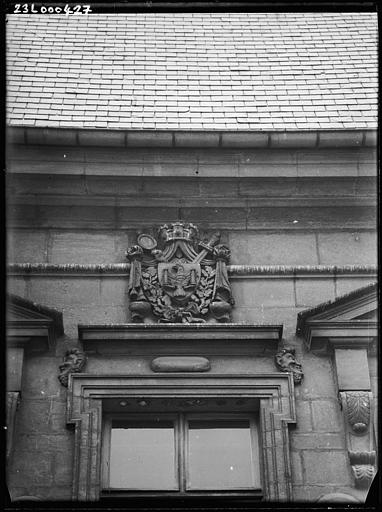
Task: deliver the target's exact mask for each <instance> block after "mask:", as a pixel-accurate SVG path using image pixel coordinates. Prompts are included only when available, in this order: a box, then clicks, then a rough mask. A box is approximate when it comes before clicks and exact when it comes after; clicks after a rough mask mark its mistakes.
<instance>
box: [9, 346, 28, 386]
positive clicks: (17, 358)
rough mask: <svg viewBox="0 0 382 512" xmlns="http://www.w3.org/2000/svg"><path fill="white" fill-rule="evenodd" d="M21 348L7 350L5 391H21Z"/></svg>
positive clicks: (22, 354)
mask: <svg viewBox="0 0 382 512" xmlns="http://www.w3.org/2000/svg"><path fill="white" fill-rule="evenodd" d="M23 359H24V349H23V348H8V350H7V387H6V389H7V391H21V379H22V373H23Z"/></svg>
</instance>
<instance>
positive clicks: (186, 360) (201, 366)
mask: <svg viewBox="0 0 382 512" xmlns="http://www.w3.org/2000/svg"><path fill="white" fill-rule="evenodd" d="M150 366H151V369H152V371H153V372H208V371H209V370H210V369H211V364H210V361H209V360H208V359H207V358H206V357H196V356H167V357H156V358H155V359H153V360H152V361H151V365H150Z"/></svg>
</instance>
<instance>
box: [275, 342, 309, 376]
mask: <svg viewBox="0 0 382 512" xmlns="http://www.w3.org/2000/svg"><path fill="white" fill-rule="evenodd" d="M275 364H276V366H277V368H278V369H279V370H280V371H282V372H288V373H290V374H291V375H292V376H293V380H294V382H295V384H300V383H301V381H302V379H303V377H304V373H303V371H302V365H301V364H300V363H299V362H298V361H297V360H296V350H295V349H294V348H291V347H285V348H282V349H280V350H279V351H278V352H277V354H276V355H275Z"/></svg>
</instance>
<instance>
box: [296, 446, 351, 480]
mask: <svg viewBox="0 0 382 512" xmlns="http://www.w3.org/2000/svg"><path fill="white" fill-rule="evenodd" d="M302 460H303V468H304V475H305V483H306V484H308V485H309V484H310V485H311V484H330V485H334V484H335V485H349V484H350V483H351V479H350V474H349V467H348V463H347V456H346V455H345V453H344V451H343V450H336V451H334V450H326V451H324V450H322V451H318V450H303V451H302Z"/></svg>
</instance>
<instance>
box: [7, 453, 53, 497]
mask: <svg viewBox="0 0 382 512" xmlns="http://www.w3.org/2000/svg"><path fill="white" fill-rule="evenodd" d="M52 459H53V456H49V455H48V454H45V456H44V457H41V454H40V453H39V452H37V451H35V450H33V449H32V448H31V447H30V448H29V450H28V451H26V452H21V451H20V452H19V451H16V452H15V454H14V457H13V463H12V485H14V486H16V487H21V486H26V487H28V486H32V485H44V486H47V487H48V486H50V485H51V484H52V483H53V471H52V469H53V468H52ZM31 464H33V471H31Z"/></svg>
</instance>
